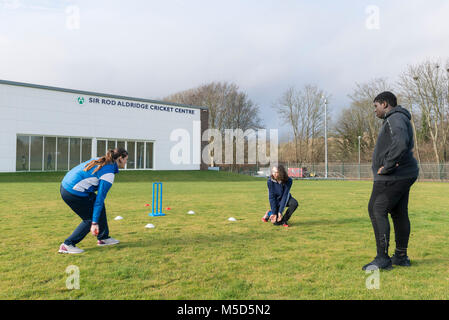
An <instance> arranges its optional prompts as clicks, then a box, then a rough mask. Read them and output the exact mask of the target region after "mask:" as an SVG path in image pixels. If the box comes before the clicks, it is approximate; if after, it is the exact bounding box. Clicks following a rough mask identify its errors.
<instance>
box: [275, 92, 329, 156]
mask: <svg viewBox="0 0 449 320" xmlns="http://www.w3.org/2000/svg"><path fill="white" fill-rule="evenodd" d="M324 98H328V97H327V94H326V93H325V92H324V91H323V90H321V89H319V88H318V87H317V86H314V85H310V84H308V85H305V86H304V87H303V89H302V90H298V89H295V88H294V87H290V88H288V89H287V90H286V91H285V92H284V93H283V95H282V96H281V98H280V99H279V100H278V101H277V102H276V103H275V104H274V105H273V108H274V109H275V110H276V111H277V112H278V113H279V116H280V118H281V119H282V120H283V122H284V124H287V125H289V126H290V127H291V129H292V132H293V140H294V145H295V158H296V159H295V160H296V162H297V163H302V162H304V161H313V159H314V154H315V153H314V150H315V145H316V140H317V138H318V137H319V136H320V135H321V133H322V129H323V123H324V104H323V101H324V100H323V99H324Z"/></svg>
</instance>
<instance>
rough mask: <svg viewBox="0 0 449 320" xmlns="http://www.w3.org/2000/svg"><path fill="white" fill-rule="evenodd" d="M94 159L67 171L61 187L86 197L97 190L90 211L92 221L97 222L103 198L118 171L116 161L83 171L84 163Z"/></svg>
mask: <svg viewBox="0 0 449 320" xmlns="http://www.w3.org/2000/svg"><path fill="white" fill-rule="evenodd" d="M92 160H94V159H91V160H88V161H86V162H83V163H81V164H79V165H78V166H76V167H75V168H73V169H72V170H70V171H69V172H67V174H66V175H65V177H64V179H63V180H62V183H61V184H62V187H63V188H64V189H65V190H67V191H68V192H70V193H71V194H73V195H75V196H79V197H88V196H89V194H91V193H94V192H95V191H97V197H96V200H95V204H94V210H93V213H92V222H96V223H98V220H99V218H100V213H101V210H102V209H103V206H104V200H105V199H106V195H107V194H108V191H109V189H110V188H111V187H112V184H113V183H114V178H115V174H117V173H118V172H119V170H118V166H117V164H116V163H112V164H106V165H104V166H103V168H101V169H100V170H98V171H97V172H95V173H93V171H94V170H95V168H97V166H95V167H93V168H92V169H90V170H89V171H84V168H85V167H86V165H87V164H88V163H89V162H90V161H92Z"/></svg>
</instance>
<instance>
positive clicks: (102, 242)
mask: <svg viewBox="0 0 449 320" xmlns="http://www.w3.org/2000/svg"><path fill="white" fill-rule="evenodd" d="M119 242H120V241H118V240H117V239H114V238H107V239H103V240H98V242H97V244H98V245H99V246H110V245H112V244H117V243H119Z"/></svg>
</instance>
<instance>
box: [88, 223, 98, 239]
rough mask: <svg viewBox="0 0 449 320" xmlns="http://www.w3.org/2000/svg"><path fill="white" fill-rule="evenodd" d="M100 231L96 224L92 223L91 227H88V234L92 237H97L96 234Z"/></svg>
mask: <svg viewBox="0 0 449 320" xmlns="http://www.w3.org/2000/svg"><path fill="white" fill-rule="evenodd" d="M99 231H100V228H99V227H98V224H97V223H95V222H93V223H92V225H91V226H90V232H91V233H92V235H93V236H95V237H96V236H98V233H99Z"/></svg>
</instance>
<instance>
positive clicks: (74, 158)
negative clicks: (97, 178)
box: [70, 138, 81, 169]
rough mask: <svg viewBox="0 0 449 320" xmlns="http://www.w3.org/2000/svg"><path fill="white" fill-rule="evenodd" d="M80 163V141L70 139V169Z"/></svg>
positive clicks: (78, 139)
mask: <svg viewBox="0 0 449 320" xmlns="http://www.w3.org/2000/svg"><path fill="white" fill-rule="evenodd" d="M80 163H81V139H80V138H70V169H72V168H75V167H76V166H77V165H79V164H80Z"/></svg>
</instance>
